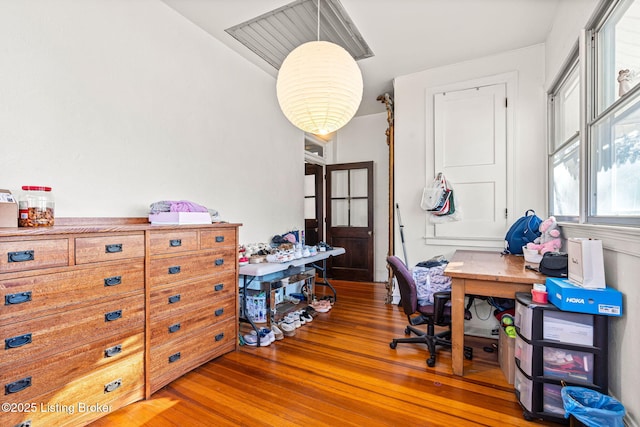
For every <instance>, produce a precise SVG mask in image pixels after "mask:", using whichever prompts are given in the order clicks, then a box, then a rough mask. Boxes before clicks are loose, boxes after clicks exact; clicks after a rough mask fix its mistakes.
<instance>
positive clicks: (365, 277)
mask: <svg viewBox="0 0 640 427" xmlns="http://www.w3.org/2000/svg"><path fill="white" fill-rule="evenodd" d="M351 169H367V171H368V173H367V227H366V233H367V234H368V241H367V265H368V270H367V272H366V274H361V275H356V276H354V277H353V278H351V279H350V278H347V279H346V280H359V281H369V282H372V281H373V278H374V272H375V265H374V264H375V263H374V260H375V257H374V249H375V235H374V200H373V199H374V196H375V192H374V187H373V185H374V176H373V174H374V162H373V161H366V162H354V163H339V164H333V165H327V166H326V174H325V186H326V204H327V206H326V217H325V222H326V236H327V243H328V244H329V245H333V243H332V240H333V239H332V233H331V229H332V226H331V221H332V207H331V172H332V171H337V170H351ZM362 228H365V227H353V230H350V231H349V232H348V233H347V235H353V236H354V237H355V236H356V233H358V232H361V231H362V230H361V229H362ZM356 229H358V230H356ZM358 234H359V233H358ZM348 252H349V251H348V250H347V254H345V255H344V257H345V258H344V261H346V262H347V263H350V259H351V258H352V257H353V256H354V255H355V254H349V253H348ZM341 261H343V260H340V261H339V262H341ZM333 264H334V263H333V262H329V263H328V269H329V275H330V277H336V278H338V279H343V277H340V276H342V274H340V271H339V269H338V267H336V268H334V267H333ZM343 271H346V268H345V269H344V270H343Z"/></svg>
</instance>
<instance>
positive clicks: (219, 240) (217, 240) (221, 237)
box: [216, 236, 224, 243]
mask: <svg viewBox="0 0 640 427" xmlns="http://www.w3.org/2000/svg"><path fill="white" fill-rule="evenodd" d="M222 242H224V236H216V243H222Z"/></svg>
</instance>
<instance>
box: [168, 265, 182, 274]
mask: <svg viewBox="0 0 640 427" xmlns="http://www.w3.org/2000/svg"><path fill="white" fill-rule="evenodd" d="M178 273H180V266H179V265H174V266H173V267H169V274H178Z"/></svg>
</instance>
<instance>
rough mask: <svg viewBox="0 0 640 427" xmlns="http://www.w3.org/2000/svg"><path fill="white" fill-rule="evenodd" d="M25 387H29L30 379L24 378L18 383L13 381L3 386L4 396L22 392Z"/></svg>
mask: <svg viewBox="0 0 640 427" xmlns="http://www.w3.org/2000/svg"><path fill="white" fill-rule="evenodd" d="M27 387H31V377H26V378H23V379H21V380H18V381H14V382H12V383H9V384H5V386H4V394H5V395H7V394H12V393H17V392H19V391H22V390H24V389H25V388H27Z"/></svg>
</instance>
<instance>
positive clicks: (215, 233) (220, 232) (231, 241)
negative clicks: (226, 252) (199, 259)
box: [200, 228, 236, 249]
mask: <svg viewBox="0 0 640 427" xmlns="http://www.w3.org/2000/svg"><path fill="white" fill-rule="evenodd" d="M228 246H231V247H234V248H235V247H236V229H235V228H220V229H217V230H202V231H200V248H201V249H215V248H221V247H228Z"/></svg>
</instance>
